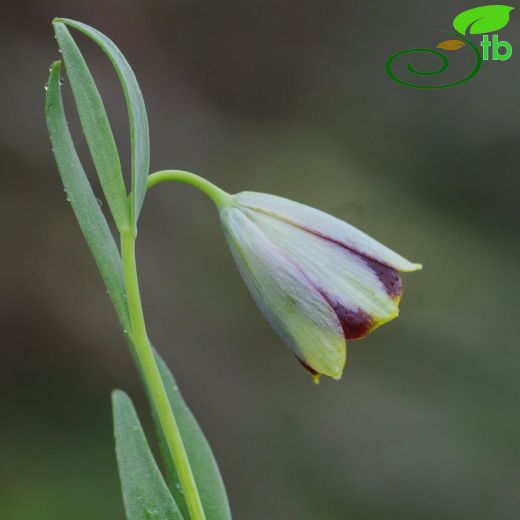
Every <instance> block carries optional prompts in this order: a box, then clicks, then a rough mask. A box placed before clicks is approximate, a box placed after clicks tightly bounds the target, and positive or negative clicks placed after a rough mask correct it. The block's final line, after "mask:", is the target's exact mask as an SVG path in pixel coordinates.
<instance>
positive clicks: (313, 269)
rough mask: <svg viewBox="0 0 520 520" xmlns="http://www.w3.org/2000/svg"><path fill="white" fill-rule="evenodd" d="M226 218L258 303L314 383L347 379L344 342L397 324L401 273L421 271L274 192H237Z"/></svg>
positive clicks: (343, 224)
mask: <svg viewBox="0 0 520 520" xmlns="http://www.w3.org/2000/svg"><path fill="white" fill-rule="evenodd" d="M221 221H222V225H223V227H224V231H225V234H226V238H227V240H228V243H229V245H230V248H231V251H232V253H233V257H234V259H235V261H236V263H237V265H238V268H239V270H240V273H241V274H242V277H243V279H244V281H245V283H246V285H247V286H248V288H249V290H250V291H251V293H252V295H253V297H254V299H255V301H256V304H257V305H258V307H259V308H260V310H261V311H262V312H263V314H264V315H265V317H266V318H267V320H268V321H269V323H270V324H271V326H272V327H273V328H274V329H275V330H276V332H277V333H278V334H279V335H280V336H281V338H282V339H283V340H284V342H285V343H286V344H287V345H288V346H289V347H290V349H291V350H292V352H293V353H294V355H295V356H296V358H297V359H298V361H300V363H301V364H302V365H303V366H304V367H305V368H306V369H307V370H308V371H309V372H310V373H311V374H312V375H313V377H314V379H315V381H318V379H319V376H320V375H321V374H324V375H327V376H330V377H332V378H334V379H339V378H340V377H341V375H342V373H343V368H344V366H345V362H346V340H354V339H359V338H362V337H364V336H366V335H367V334H368V333H369V332H371V331H372V330H374V329H376V328H377V327H379V326H380V325H383V324H384V323H386V322H388V321H390V320H392V319H394V318H395V317H396V316H397V315H398V313H399V308H398V305H399V301H400V299H401V295H402V284H401V277H400V276H399V271H415V270H417V269H420V268H421V265H420V264H415V263H412V262H409V261H408V260H406V259H405V258H403V257H402V256H400V255H398V254H397V253H395V252H394V251H392V250H391V249H389V248H387V247H386V246H384V245H382V244H380V243H379V242H377V241H376V240H374V239H373V238H371V237H369V236H368V235H366V234H365V233H363V232H362V231H360V230H358V229H356V228H355V227H353V226H351V225H350V224H347V223H346V222H344V221H342V220H339V219H337V218H335V217H333V216H331V215H328V214H327V213H324V212H322V211H319V210H317V209H314V208H311V207H309V206H305V205H304V204H299V203H297V202H293V201H291V200H288V199H284V198H282V197H277V196H275V195H268V194H264V193H254V192H242V193H239V194H237V195H233V196H232V197H231V199H230V203H229V204H226V205H225V206H224V207H223V208H222V209H221Z"/></svg>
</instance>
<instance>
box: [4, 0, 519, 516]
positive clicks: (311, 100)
mask: <svg viewBox="0 0 520 520" xmlns="http://www.w3.org/2000/svg"><path fill="white" fill-rule="evenodd" d="M475 5H476V4H474V3H472V2H448V1H446V0H443V1H439V2H435V3H432V2H427V1H425V0H423V1H419V2H412V1H406V2H405V1H397V2H378V3H376V2H362V1H360V0H359V1H336V0H334V1H328V2H317V1H316V2H312V1H308V0H303V1H302V0H298V1H296V0H282V1H274V0H263V1H260V0H253V1H250V0H248V1H238V0H233V1H218V0H216V1H213V2H202V1H200V0H182V1H181V0H179V1H164V0H153V1H148V2H145V1H144V0H141V1H140V0H125V1H112V0H106V1H103V2H65V1H51V0H46V1H39V2H36V1H21V2H8V3H5V4H4V5H3V6H2V13H1V14H0V19H1V22H2V23H1V27H2V30H1V33H0V70H1V71H2V73H1V74H2V76H1V78H2V80H1V82H0V94H1V98H0V99H1V101H0V160H1V165H2V171H1V174H0V175H1V180H2V188H1V190H0V222H1V224H0V225H1V229H2V254H1V255H0V262H1V268H2V276H1V278H0V333H1V354H0V359H1V363H0V411H1V421H2V422H1V426H0V428H1V429H0V518H1V519H2V520H4V519H5V520H68V519H71V518H74V519H76V520H87V519H88V520H91V519H94V518H95V519H103V520H104V519H122V518H123V510H122V505H121V499H120V495H119V486H118V480H117V473H116V466H115V460H114V456H113V453H112V450H113V441H112V432H111V412H110V401H109V392H110V390H111V389H113V388H115V387H119V388H123V389H124V390H126V391H127V392H129V393H130V394H131V396H132V397H133V399H134V400H135V401H136V403H137V404H138V406H139V411H140V414H141V416H142V417H147V415H148V410H147V407H146V403H145V400H144V397H143V392H142V388H141V386H140V382H139V381H138V379H137V376H136V373H135V369H134V368H133V366H132V364H131V361H130V356H129V354H128V352H127V350H126V347H125V344H124V341H123V339H122V337H121V334H120V332H119V330H118V325H117V320H116V318H115V314H114V312H113V310H112V308H111V306H110V302H109V299H108V297H107V295H106V293H105V290H104V288H103V286H102V283H101V280H100V278H99V276H98V273H97V272H96V269H95V266H94V263H93V261H92V259H91V258H90V255H89V252H88V250H87V247H86V246H85V244H84V242H83V238H82V236H81V234H80V232H79V228H78V226H77V224H76V222H75V220H74V217H73V214H72V212H71V209H70V207H69V205H68V204H67V202H66V200H65V196H64V193H63V190H62V187H61V184H60V180H59V178H58V174H57V171H56V167H55V164H54V161H53V158H52V156H51V150H50V144H49V141H48V138H47V134H46V129H45V124H44V117H43V98H44V89H43V86H44V83H45V81H46V78H47V73H48V72H47V69H48V66H49V64H50V63H51V61H53V60H55V59H56V58H57V57H58V52H57V49H56V44H55V40H54V38H53V35H52V31H51V26H50V21H51V19H52V17H54V16H66V17H70V18H75V19H78V20H81V21H84V22H86V23H88V24H90V25H93V26H95V27H97V28H98V29H100V30H101V31H103V32H105V33H106V34H107V35H108V36H109V37H111V38H112V39H113V40H114V41H115V42H116V43H117V44H118V45H119V47H120V48H121V49H122V50H123V52H124V54H125V55H126V57H127V58H128V60H129V62H130V63H131V65H132V66H133V68H134V70H135V72H136V74H137V77H138V79H139V81H140V84H141V87H142V90H143V92H144V96H145V100H146V103H147V108H148V113H149V119H150V129H151V142H152V169H153V170H157V169H161V168H183V169H188V170H190V171H194V172H197V173H200V174H202V175H205V176H207V177H208V178H210V179H211V180H213V181H214V182H216V183H217V184H219V185H221V186H222V187H223V188H224V189H227V190H230V191H240V190H243V189H249V190H257V191H265V192H274V193H277V194H280V195H284V196H287V197H290V198H293V199H296V200H299V201H301V202H305V203H308V204H311V205H313V206H316V207H319V208H321V209H324V210H326V211H329V212H331V213H334V214H336V215H337V216H339V217H341V218H344V219H347V220H348V221H349V222H351V223H352V224H354V225H357V226H358V227H360V228H362V229H363V230H365V231H367V232H369V233H370V234H372V235H373V236H374V237H376V238H379V239H380V240H382V241H383V242H385V243H387V244H388V245H389V246H391V247H393V248H394V249H396V250H397V251H399V252H400V253H402V254H403V255H405V256H407V257H409V258H410V259H411V260H417V261H421V262H423V264H424V266H425V268H424V271H423V272H421V273H417V274H410V275H406V276H405V277H404V284H405V297H404V301H403V303H402V306H401V317H400V318H399V319H398V320H397V321H395V322H393V323H392V324H390V325H388V326H386V327H383V328H382V329H380V330H378V331H377V332H375V333H374V334H373V335H371V336H370V337H369V338H367V339H366V340H364V341H363V342H361V343H352V344H351V345H350V348H349V364H348V366H347V370H346V372H345V376H344V378H343V380H342V381H341V382H339V383H335V382H332V381H328V380H326V381H323V383H322V384H321V385H320V386H319V387H315V386H314V385H313V384H312V383H311V380H310V378H309V377H308V376H307V375H306V374H305V372H304V371H303V370H302V369H301V368H300V367H299V366H298V365H297V363H296V362H295V361H294V360H293V358H292V356H291V355H290V354H289V353H288V351H287V350H286V349H285V348H284V347H283V346H282V345H281V343H280V341H279V340H278V339H277V337H276V336H275V335H274V333H273V332H272V331H271V330H270V329H269V327H268V325H267V324H266V323H265V321H264V320H263V318H262V317H261V315H260V314H259V312H258V311H257V310H256V308H255V307H254V304H253V302H252V300H251V298H250V296H249V294H248V293H247V291H246V289H245V287H244V285H243V283H242V281H241V280H240V278H239V275H238V273H237V271H236V269H235V267H234V265H233V262H232V259H231V255H230V253H229V251H228V250H227V247H226V245H225V243H224V240H223V236H222V233H221V231H220V229H219V223H218V219H217V215H216V213H215V211H214V209H213V207H212V206H211V204H210V203H209V202H208V201H207V200H206V199H204V197H203V196H202V195H200V194H199V193H197V192H195V191H194V190H193V189H191V188H189V187H186V186H181V185H164V186H162V187H161V188H155V189H154V190H153V191H151V192H150V193H149V195H148V197H147V199H146V201H145V207H144V211H143V213H142V218H141V221H140V240H139V260H140V274H141V278H142V282H141V283H142V290H143V298H144V304H145V313H146V315H147V319H148V324H149V329H150V335H151V337H152V338H153V340H154V342H155V343H156V344H157V346H158V348H159V350H160V351H161V353H162V354H163V355H164V356H165V357H166V359H167V361H168V363H169V365H170V367H171V368H172V370H173V372H174V373H175V374H176V376H177V379H178V382H179V384H180V387H181V389H182V390H183V392H184V395H185V397H186V399H187V400H188V402H189V403H190V405H191V407H192V409H193V411H194V413H195V414H196V416H197V417H198V419H199V421H200V423H201V425H202V427H203V428H204V430H205V432H206V434H207V436H208V438H209V440H210V442H211V444H212V446H213V448H214V451H215V454H216V456H217V458H218V460H219V463H220V467H221V470H222V473H223V476H224V479H225V481H226V483H227V488H228V492H229V496H230V501H231V505H232V509H233V511H234V517H235V518H236V519H239V520H241V519H247V520H260V519H262V520H263V519H266V518H270V519H273V520H275V519H276V520H286V519H298V520H321V519H327V520H346V519H355V520H372V519H374V520H376V519H377V520H381V519H385V520H386V519H400V520H402V519H430V518H432V519H433V518H435V519H436V520H438V519H458V520H461V519H472V520H475V519H486V520H488V519H500V520H509V519H511V520H512V519H517V518H518V517H519V515H520V493H518V489H519V485H520V469H519V468H520V444H519V437H520V436H519V434H520V417H519V404H520V403H519V401H520V399H519V393H520V378H519V366H520V352H519V349H518V333H517V330H516V329H517V326H518V318H517V316H516V314H517V312H516V311H518V301H519V296H518V295H519V292H520V281H519V276H518V266H519V261H520V244H519V241H518V232H519V227H520V225H519V223H520V219H519V216H520V215H519V213H520V210H519V202H518V199H519V195H520V174H519V170H518V167H519V165H520V146H519V145H518V143H519V142H520V103H519V91H520V90H519V85H520V54H518V52H520V13H518V12H513V13H512V17H511V22H510V24H509V26H508V27H507V28H506V29H504V30H502V31H501V32H500V34H501V36H502V37H504V38H505V39H507V40H508V41H510V42H511V44H512V45H513V57H512V58H511V60H509V61H508V62H504V63H493V62H489V63H485V64H484V66H483V68H482V70H481V72H480V73H479V74H478V75H477V76H476V77H475V78H474V79H473V80H472V81H470V82H469V83H466V84H465V85H463V86H460V87H457V88H451V89H446V90H439V91H423V90H414V89H407V88H404V87H401V86H399V85H397V84H395V83H393V82H392V81H390V79H389V78H388V77H387V76H386V73H385V70H384V64H385V61H386V59H387V58H388V57H389V56H390V55H391V54H393V53H394V52H397V51H399V50H402V49H406V48H411V47H417V46H425V47H432V46H435V44H436V43H437V42H438V41H440V40H441V39H443V33H440V32H439V31H438V29H442V28H448V29H449V28H450V24H451V20H452V19H453V17H454V16H455V15H456V14H457V13H458V12H460V11H462V10H464V9H467V8H470V7H475ZM75 37H76V38H77V41H78V42H79V43H80V45H81V48H82V49H83V51H84V54H85V56H86V58H87V61H88V63H89V65H90V66H91V69H92V71H93V73H94V75H95V77H96V79H97V81H98V83H99V86H100V89H101V91H102V94H103V97H104V99H105V103H106V105H107V107H108V110H109V114H110V117H111V120H112V125H113V129H114V131H115V133H116V138H117V140H118V144H119V148H120V152H121V154H122V156H123V157H124V164H125V165H128V160H127V159H126V158H127V155H128V146H127V140H128V130H127V121H126V113H125V107H124V103H123V100H122V95H121V92H120V89H119V85H118V82H117V80H116V78H115V75H114V73H113V71H112V69H111V68H110V66H109V64H108V62H107V60H106V59H105V57H104V56H103V55H102V54H101V52H100V51H99V50H98V49H97V48H96V47H95V46H94V45H92V44H91V43H90V42H89V41H87V40H86V39H85V38H83V37H81V36H79V35H77V34H75ZM517 49H519V50H517ZM459 52H463V51H459ZM65 90H66V91H67V92H68V89H67V84H66V82H65ZM69 97H70V96H69ZM69 101H70V100H69ZM69 115H70V119H71V122H72V127H73V128H74V129H75V131H76V135H77V137H78V139H77V142H78V147H79V148H80V149H81V150H83V151H84V150H85V146H84V145H83V143H82V141H81V132H79V131H77V129H78V124H77V120H76V118H75V115H74V114H73V112H72V109H71V107H69ZM85 165H86V166H88V167H89V168H90V171H91V173H92V168H91V167H90V163H89V162H88V157H87V156H85ZM98 193H99V190H98ZM99 196H101V195H99ZM105 207H106V205H105Z"/></svg>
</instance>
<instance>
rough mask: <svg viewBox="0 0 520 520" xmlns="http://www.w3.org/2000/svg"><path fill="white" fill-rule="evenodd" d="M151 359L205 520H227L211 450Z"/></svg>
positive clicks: (171, 472) (175, 485) (173, 476)
mask: <svg viewBox="0 0 520 520" xmlns="http://www.w3.org/2000/svg"><path fill="white" fill-rule="evenodd" d="M155 358H156V361H157V365H158V366H159V372H160V373H161V378H162V380H163V383H164V386H165V388H166V393H167V394H168V398H169V400H170V404H171V407H172V410H173V413H174V415H175V418H176V420H177V424H178V425H179V430H180V432H181V436H182V441H183V443H184V447H185V449H186V453H187V455H188V460H189V461H190V465H191V469H192V471H193V476H194V477H195V482H196V483H197V488H198V490H199V495H200V499H201V502H202V506H203V508H204V512H205V513H206V520H231V511H230V508H229V502H228V498H227V494H226V489H225V487H224V482H223V480H222V477H221V475H220V471H219V469H218V465H217V461H216V460H215V456H214V455H213V452H212V451H211V447H210V445H209V443H208V441H207V440H206V437H205V436H204V433H203V432H202V430H201V428H200V426H199V425H198V423H197V421H196V419H195V417H194V416H193V414H192V413H191V411H190V409H189V408H188V406H187V404H186V402H185V401H184V399H183V397H182V395H181V393H180V392H179V389H178V387H177V384H176V382H175V379H174V378H173V375H172V373H171V372H170V370H169V369H168V366H167V365H166V363H165V362H164V361H163V359H162V358H161V357H160V356H159V354H157V353H156V354H155ZM153 415H154V421H155V428H156V431H157V436H158V439H159V446H160V448H161V453H162V455H163V460H164V463H165V467H166V478H167V481H168V485H169V486H170V490H171V492H172V494H173V496H174V498H175V500H176V502H177V504H178V505H179V508H180V509H181V511H182V513H183V514H184V515H185V516H186V518H188V512H187V508H186V504H185V501H184V496H183V494H182V490H181V488H180V485H179V479H178V477H177V473H176V471H175V468H174V467H173V464H172V463H171V458H170V456H169V452H168V448H167V446H166V443H165V440H164V435H163V433H162V430H161V426H160V423H159V421H158V418H157V417H156V414H155V413H154V414H153Z"/></svg>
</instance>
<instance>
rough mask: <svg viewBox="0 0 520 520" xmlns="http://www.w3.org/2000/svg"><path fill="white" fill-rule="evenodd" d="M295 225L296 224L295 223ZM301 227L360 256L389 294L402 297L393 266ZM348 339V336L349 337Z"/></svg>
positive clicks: (397, 276)
mask: <svg viewBox="0 0 520 520" xmlns="http://www.w3.org/2000/svg"><path fill="white" fill-rule="evenodd" d="M293 225H295V224H293ZM297 227H300V229H303V230H305V231H308V232H309V233H311V234H312V235H315V236H317V237H320V238H322V239H323V240H327V241H329V242H332V243H333V244H336V245H338V246H340V247H342V248H343V249H346V250H347V251H349V252H350V253H352V254H354V255H356V256H359V258H361V259H362V260H363V261H364V262H365V263H366V264H367V265H368V266H369V267H370V268H371V269H372V270H373V271H374V272H375V273H376V275H377V277H378V278H379V280H380V282H381V283H382V284H383V286H384V287H385V290H386V293H387V294H388V296H390V297H391V298H394V299H398V300H399V299H400V298H401V296H402V295H403V284H402V281H401V276H400V275H399V272H398V271H396V270H395V269H394V268H393V267H390V266H388V265H386V264H383V263H381V262H380V261H379V260H376V259H375V258H372V257H371V256H369V255H367V254H365V253H362V252H361V251H358V250H357V249H354V248H353V247H351V246H349V245H347V244H345V243H343V242H340V241H339V240H336V239H334V238H332V237H330V236H328V235H324V234H322V233H319V232H317V231H315V230H313V229H311V228H308V227H304V226H297ZM347 339H348V338H347Z"/></svg>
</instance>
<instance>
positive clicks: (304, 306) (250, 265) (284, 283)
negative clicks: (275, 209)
mask: <svg viewBox="0 0 520 520" xmlns="http://www.w3.org/2000/svg"><path fill="white" fill-rule="evenodd" d="M221 219H222V224H223V227H224V230H225V233H226V238H227V240H228V243H229V245H230V248H231V251H232V253H233V256H234V258H235V261H236V263H237V265H238V268H239V270H240V273H241V274H242V277H243V279H244V281H245V283H246V285H247V286H248V288H249V290H250V291H251V293H252V295H253V297H254V299H255V301H256V304H257V305H258V307H259V308H260V310H261V311H262V312H263V314H264V315H265V317H266V318H267V320H268V321H269V323H270V324H271V326H272V327H273V328H274V329H275V330H276V331H277V332H278V334H279V335H280V336H281V337H282V339H283V340H284V341H285V342H286V343H287V344H288V345H289V347H290V348H291V349H292V350H293V351H294V353H295V355H296V356H297V357H298V358H299V359H300V360H301V361H303V362H304V363H305V364H306V365H308V366H309V367H310V368H311V369H313V370H315V371H317V372H319V373H321V374H325V375H328V376H330V377H333V378H336V379H338V378H339V377H341V374H342V373H343V368H344V365H345V360H346V343H345V338H344V336H343V331H342V328H341V324H340V322H339V320H338V318H337V316H336V314H335V312H334V310H333V309H332V307H331V306H330V305H329V304H328V303H327V301H326V300H325V298H324V297H323V296H322V295H321V294H320V293H319V292H318V291H317V290H316V289H315V288H314V287H313V286H312V284H311V283H310V282H309V280H308V278H307V277H306V276H305V275H304V274H303V273H302V272H301V271H300V270H299V269H298V268H297V267H296V266H295V265H294V264H293V263H292V262H291V261H290V260H289V259H288V258H287V257H286V256H285V255H284V253H283V252H281V251H280V249H279V248H277V247H276V246H275V245H274V243H273V242H272V241H271V240H270V239H269V238H268V237H267V236H266V235H265V234H264V233H263V232H262V231H261V230H260V229H259V227H258V226H257V225H256V224H255V223H253V221H252V220H251V219H250V218H249V217H248V216H246V215H245V214H244V212H242V211H241V210H240V209H237V208H236V207H230V208H226V209H224V210H223V211H222V213H221Z"/></svg>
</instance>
